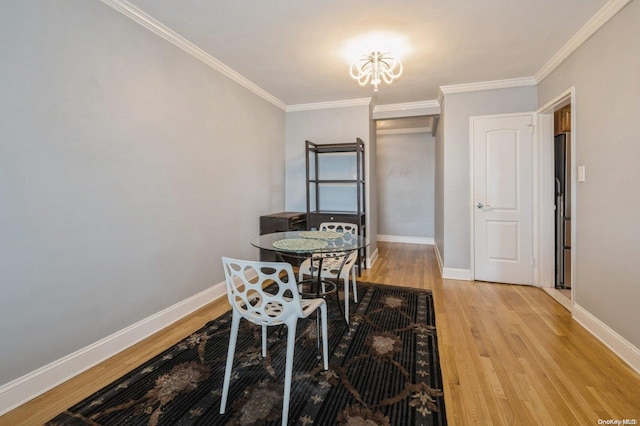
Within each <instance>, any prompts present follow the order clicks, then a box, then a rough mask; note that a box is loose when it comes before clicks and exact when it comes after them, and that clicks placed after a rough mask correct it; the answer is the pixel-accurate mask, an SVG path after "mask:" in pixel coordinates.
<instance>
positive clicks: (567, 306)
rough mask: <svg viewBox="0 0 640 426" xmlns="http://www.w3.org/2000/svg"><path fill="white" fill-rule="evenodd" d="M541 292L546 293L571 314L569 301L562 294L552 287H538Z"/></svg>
mask: <svg viewBox="0 0 640 426" xmlns="http://www.w3.org/2000/svg"><path fill="white" fill-rule="evenodd" d="M540 288H542V290H543V291H544V292H545V293H547V294H548V295H549V296H551V298H552V299H553V300H555V301H556V302H558V303H559V304H561V305H562V306H564V307H565V309H566V310H567V311H569V312H571V300H569V299H568V298H567V296H565V295H564V294H562V293H560V291H558V290H556V289H555V288H554V287H540Z"/></svg>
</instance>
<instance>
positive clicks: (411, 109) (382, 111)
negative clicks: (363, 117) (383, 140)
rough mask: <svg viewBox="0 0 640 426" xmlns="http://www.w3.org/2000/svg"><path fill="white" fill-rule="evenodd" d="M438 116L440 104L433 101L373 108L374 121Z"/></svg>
mask: <svg viewBox="0 0 640 426" xmlns="http://www.w3.org/2000/svg"><path fill="white" fill-rule="evenodd" d="M438 114H440V104H439V103H438V101H437V100H435V99H433V100H428V101H420V102H407V103H402V104H386V105H376V106H375V107H374V108H373V119H374V120H381V119H385V118H399V117H415V116H420V115H438Z"/></svg>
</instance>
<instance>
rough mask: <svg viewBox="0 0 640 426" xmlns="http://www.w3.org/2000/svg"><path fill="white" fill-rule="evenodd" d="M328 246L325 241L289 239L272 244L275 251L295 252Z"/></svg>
mask: <svg viewBox="0 0 640 426" xmlns="http://www.w3.org/2000/svg"><path fill="white" fill-rule="evenodd" d="M328 245H329V244H327V242H326V241H322V240H316V239H309V238H289V239H284V240H278V241H276V242H274V243H273V246H274V247H275V248H277V249H282V250H295V251H305V250H317V249H321V248H325V247H327V246H328Z"/></svg>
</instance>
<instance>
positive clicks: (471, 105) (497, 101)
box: [436, 86, 536, 270]
mask: <svg viewBox="0 0 640 426" xmlns="http://www.w3.org/2000/svg"><path fill="white" fill-rule="evenodd" d="M444 99H445V100H444V105H443V106H442V116H445V117H446V118H444V119H443V120H442V121H441V122H440V124H439V127H441V128H442V130H443V132H444V138H443V144H442V149H439V150H438V155H440V156H442V158H440V159H437V160H436V161H438V162H441V163H442V170H440V169H439V170H438V173H442V175H443V176H442V178H441V179H442V184H443V185H444V186H443V188H442V202H443V206H444V207H443V211H442V212H440V213H438V214H441V215H442V220H440V219H436V222H437V223H441V226H442V227H443V229H442V235H443V237H442V241H437V243H438V250H439V251H440V254H441V256H442V257H443V259H442V261H443V263H444V267H446V268H456V269H465V270H466V269H470V268H471V253H470V245H471V219H470V218H471V216H470V215H471V201H470V196H471V188H470V175H469V169H470V152H469V128H470V127H469V119H470V117H472V116H476V115H490V114H506V113H516V112H528V111H535V110H536V87H535V86H527V87H517V88H509V89H496V90H481V91H476V92H466V93H450V94H445V96H444ZM439 179H440V177H439ZM436 234H438V232H436ZM441 244H442V245H441ZM445 246H446V248H447V249H446V250H445Z"/></svg>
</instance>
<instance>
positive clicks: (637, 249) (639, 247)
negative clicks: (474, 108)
mask: <svg viewBox="0 0 640 426" xmlns="http://www.w3.org/2000/svg"><path fill="white" fill-rule="evenodd" d="M638 22H640V2H638V1H633V2H631V3H629V4H628V5H627V6H626V7H625V8H624V9H623V10H622V11H621V12H620V13H618V14H617V15H616V16H615V17H613V18H612V19H611V21H609V22H608V23H607V24H606V25H605V26H604V27H603V28H601V29H600V30H599V31H598V32H597V33H596V34H595V35H594V36H593V37H591V38H590V39H589V40H588V41H587V42H586V43H585V44H584V45H583V46H582V47H580V48H579V49H578V50H577V51H576V52H575V53H574V54H573V55H571V56H570V57H569V58H568V59H567V60H566V61H565V62H564V63H563V64H562V65H561V66H560V67H559V68H558V69H557V70H556V71H555V72H554V73H553V74H551V75H550V76H549V77H548V78H546V79H545V80H544V81H542V82H541V83H540V85H539V90H538V103H539V105H545V104H546V103H548V102H549V101H550V100H552V99H553V98H555V97H556V96H558V95H560V94H561V93H562V92H563V91H565V90H566V89H568V88H570V87H571V86H573V87H574V88H575V104H574V105H573V109H574V110H575V114H576V119H575V123H573V129H574V132H575V137H576V152H575V154H576V160H577V164H578V165H584V166H585V167H586V181H585V182H581V183H578V184H577V191H576V200H577V204H576V210H577V211H576V217H574V218H573V220H575V224H576V235H575V238H576V244H575V246H574V254H575V281H574V285H575V302H576V303H577V304H578V305H580V306H581V307H583V308H584V309H586V310H587V311H588V312H589V313H591V314H592V315H594V316H595V317H597V318H598V319H599V320H600V321H602V322H603V323H604V324H606V325H607V326H608V327H610V328H611V329H613V330H614V331H615V332H617V333H618V334H619V335H621V336H622V337H624V338H625V339H627V340H628V341H629V342H631V343H632V344H633V345H634V346H635V347H636V348H637V347H640V328H639V327H638V324H640V309H638V306H637V305H638V301H639V300H640V285H639V283H640V278H639V277H640V274H638V263H639V260H640V221H638V216H639V215H638V211H640V190H638V182H640V167H639V166H638V162H639V161H640V143H639V142H638V141H639V139H638V135H640V120H638V117H639V116H640V96H639V95H640V77H639V76H640V55H638V54H637V52H638V51H639V49H640V25H638Z"/></svg>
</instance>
